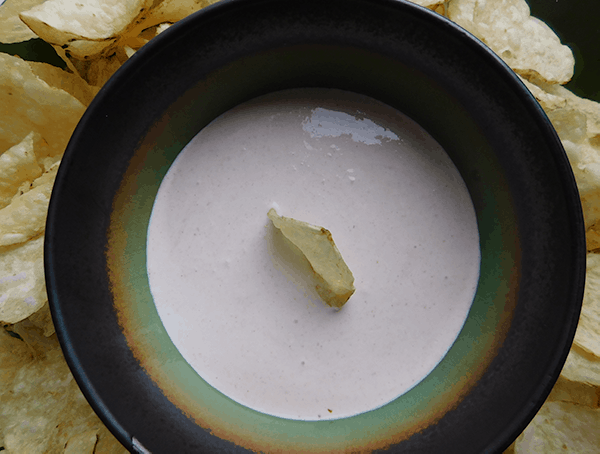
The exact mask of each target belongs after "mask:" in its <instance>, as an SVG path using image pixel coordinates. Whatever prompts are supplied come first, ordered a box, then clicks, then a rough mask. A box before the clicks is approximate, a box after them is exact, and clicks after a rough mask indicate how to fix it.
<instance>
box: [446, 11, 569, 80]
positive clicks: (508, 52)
mask: <svg viewBox="0 0 600 454" xmlns="http://www.w3.org/2000/svg"><path fill="white" fill-rule="evenodd" d="M448 17H449V18H450V19H451V20H453V21H455V22H456V23H457V24H459V25H461V26H462V27H463V28H465V29H467V30H468V31H470V32H471V33H473V34H474V35H475V36H477V37H478V38H479V39H481V40H482V41H483V42H484V43H485V44H487V45H488V46H489V47H490V48H491V49H492V50H493V51H494V52H495V53H496V54H497V55H498V56H499V57H500V58H502V59H503V60H504V61H505V62H506V64H508V66H510V67H511V68H512V69H513V70H514V71H515V72H517V73H518V74H520V75H522V76H524V77H526V78H528V79H529V78H531V79H541V80H543V81H546V82H551V83H560V84H564V83H567V82H568V81H569V80H571V77H573V71H574V69H575V58H574V57H573V53H572V52H571V49H569V48H568V47H567V46H564V45H562V44H561V43H560V39H559V38H558V37H557V36H556V34H555V33H554V32H553V31H552V30H551V29H550V28H549V27H548V26H547V25H546V24H544V23H543V22H541V21H540V20H538V19H536V18H534V17H531V16H530V12H529V6H528V5H527V2H526V1H525V0H453V1H451V2H450V4H449V8H448Z"/></svg>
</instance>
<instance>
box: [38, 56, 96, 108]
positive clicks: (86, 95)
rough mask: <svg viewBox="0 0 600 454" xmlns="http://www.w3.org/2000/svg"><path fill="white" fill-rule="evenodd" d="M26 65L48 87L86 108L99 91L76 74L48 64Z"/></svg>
mask: <svg viewBox="0 0 600 454" xmlns="http://www.w3.org/2000/svg"><path fill="white" fill-rule="evenodd" d="M28 63H29V67H30V68H31V71H32V72H33V73H34V74H35V75H36V76H37V77H38V78H39V79H41V80H43V81H44V82H46V83H47V84H48V85H49V86H50V87H54V88H59V89H61V90H63V91H66V92H67V93H69V94H70V95H72V96H73V97H74V98H76V99H77V100H78V101H79V102H81V103H82V104H83V105H84V106H86V107H87V106H89V105H90V103H91V102H92V100H93V99H94V96H96V94H97V93H98V91H99V89H100V88H99V87H94V86H92V85H90V84H88V83H87V82H86V81H85V80H83V78H82V77H80V76H79V75H78V74H73V73H68V72H66V71H63V70H62V69H60V68H57V67H56V66H52V65H49V64H48V63H41V62H28Z"/></svg>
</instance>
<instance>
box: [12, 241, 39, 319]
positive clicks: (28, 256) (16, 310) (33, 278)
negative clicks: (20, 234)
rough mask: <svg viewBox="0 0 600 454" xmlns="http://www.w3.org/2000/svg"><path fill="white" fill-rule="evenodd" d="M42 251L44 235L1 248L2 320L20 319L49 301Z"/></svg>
mask: <svg viewBox="0 0 600 454" xmlns="http://www.w3.org/2000/svg"><path fill="white" fill-rule="evenodd" d="M43 255H44V237H43V236H40V237H39V238H36V239H34V240H31V241H28V242H27V243H24V244H17V245H13V246H5V247H2V248H0V322H6V323H16V322H19V321H21V320H23V319H25V318H27V317H29V316H30V315H31V314H33V313H35V312H36V311H38V310H39V309H40V308H41V307H42V306H43V305H44V303H45V302H46V300H47V296H46V283H45V281H44V260H43Z"/></svg>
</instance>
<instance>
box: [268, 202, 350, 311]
mask: <svg viewBox="0 0 600 454" xmlns="http://www.w3.org/2000/svg"><path fill="white" fill-rule="evenodd" d="M267 215H268V217H269V219H271V221H272V222H273V225H274V226H275V227H277V228H278V229H279V230H281V232H282V233H283V235H284V236H285V237H286V238H287V239H288V240H290V241H291V242H292V244H294V246H296V247H297V248H298V249H300V251H301V252H302V253H303V254H304V256H305V257H306V259H307V260H308V262H309V263H310V266H311V268H312V270H313V272H314V273H315V277H316V279H317V282H318V283H319V284H318V285H317V287H316V289H317V293H318V294H319V296H320V297H321V298H322V299H323V301H325V303H327V304H328V305H329V306H332V307H340V308H341V307H342V306H343V305H344V304H346V301H348V299H349V298H350V297H351V296H352V294H353V293H354V290H355V289H354V276H352V272H351V271H350V269H349V268H348V266H347V265H346V263H345V262H344V259H343V258H342V255H341V254H340V251H339V250H338V248H337V247H336V245H335V243H334V242H333V238H332V236H331V233H330V232H329V230H327V229H325V228H323V227H316V226H314V225H310V224H307V223H306V222H301V221H297V220H295V219H292V218H285V217H283V216H279V215H278V214H277V212H276V211H275V209H273V208H271V209H270V210H269V212H268V214H267Z"/></svg>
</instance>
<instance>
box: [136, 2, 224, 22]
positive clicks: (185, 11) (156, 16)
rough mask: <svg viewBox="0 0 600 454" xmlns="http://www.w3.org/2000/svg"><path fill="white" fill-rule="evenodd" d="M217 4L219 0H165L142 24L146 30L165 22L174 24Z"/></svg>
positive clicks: (152, 10) (153, 9)
mask: <svg viewBox="0 0 600 454" xmlns="http://www.w3.org/2000/svg"><path fill="white" fill-rule="evenodd" d="M216 2H217V0H163V1H162V2H159V3H158V4H157V5H156V6H155V7H154V8H152V9H151V11H150V12H149V14H148V17H147V18H146V19H145V21H144V22H143V23H142V24H143V27H144V28H148V27H151V26H154V25H158V24H162V23H164V22H169V23H174V22H177V21H179V20H181V19H183V18H185V17H187V16H189V15H190V14H192V13H195V12H196V11H199V10H201V9H202V8H204V7H206V6H208V5H212V4H213V3H216Z"/></svg>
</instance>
